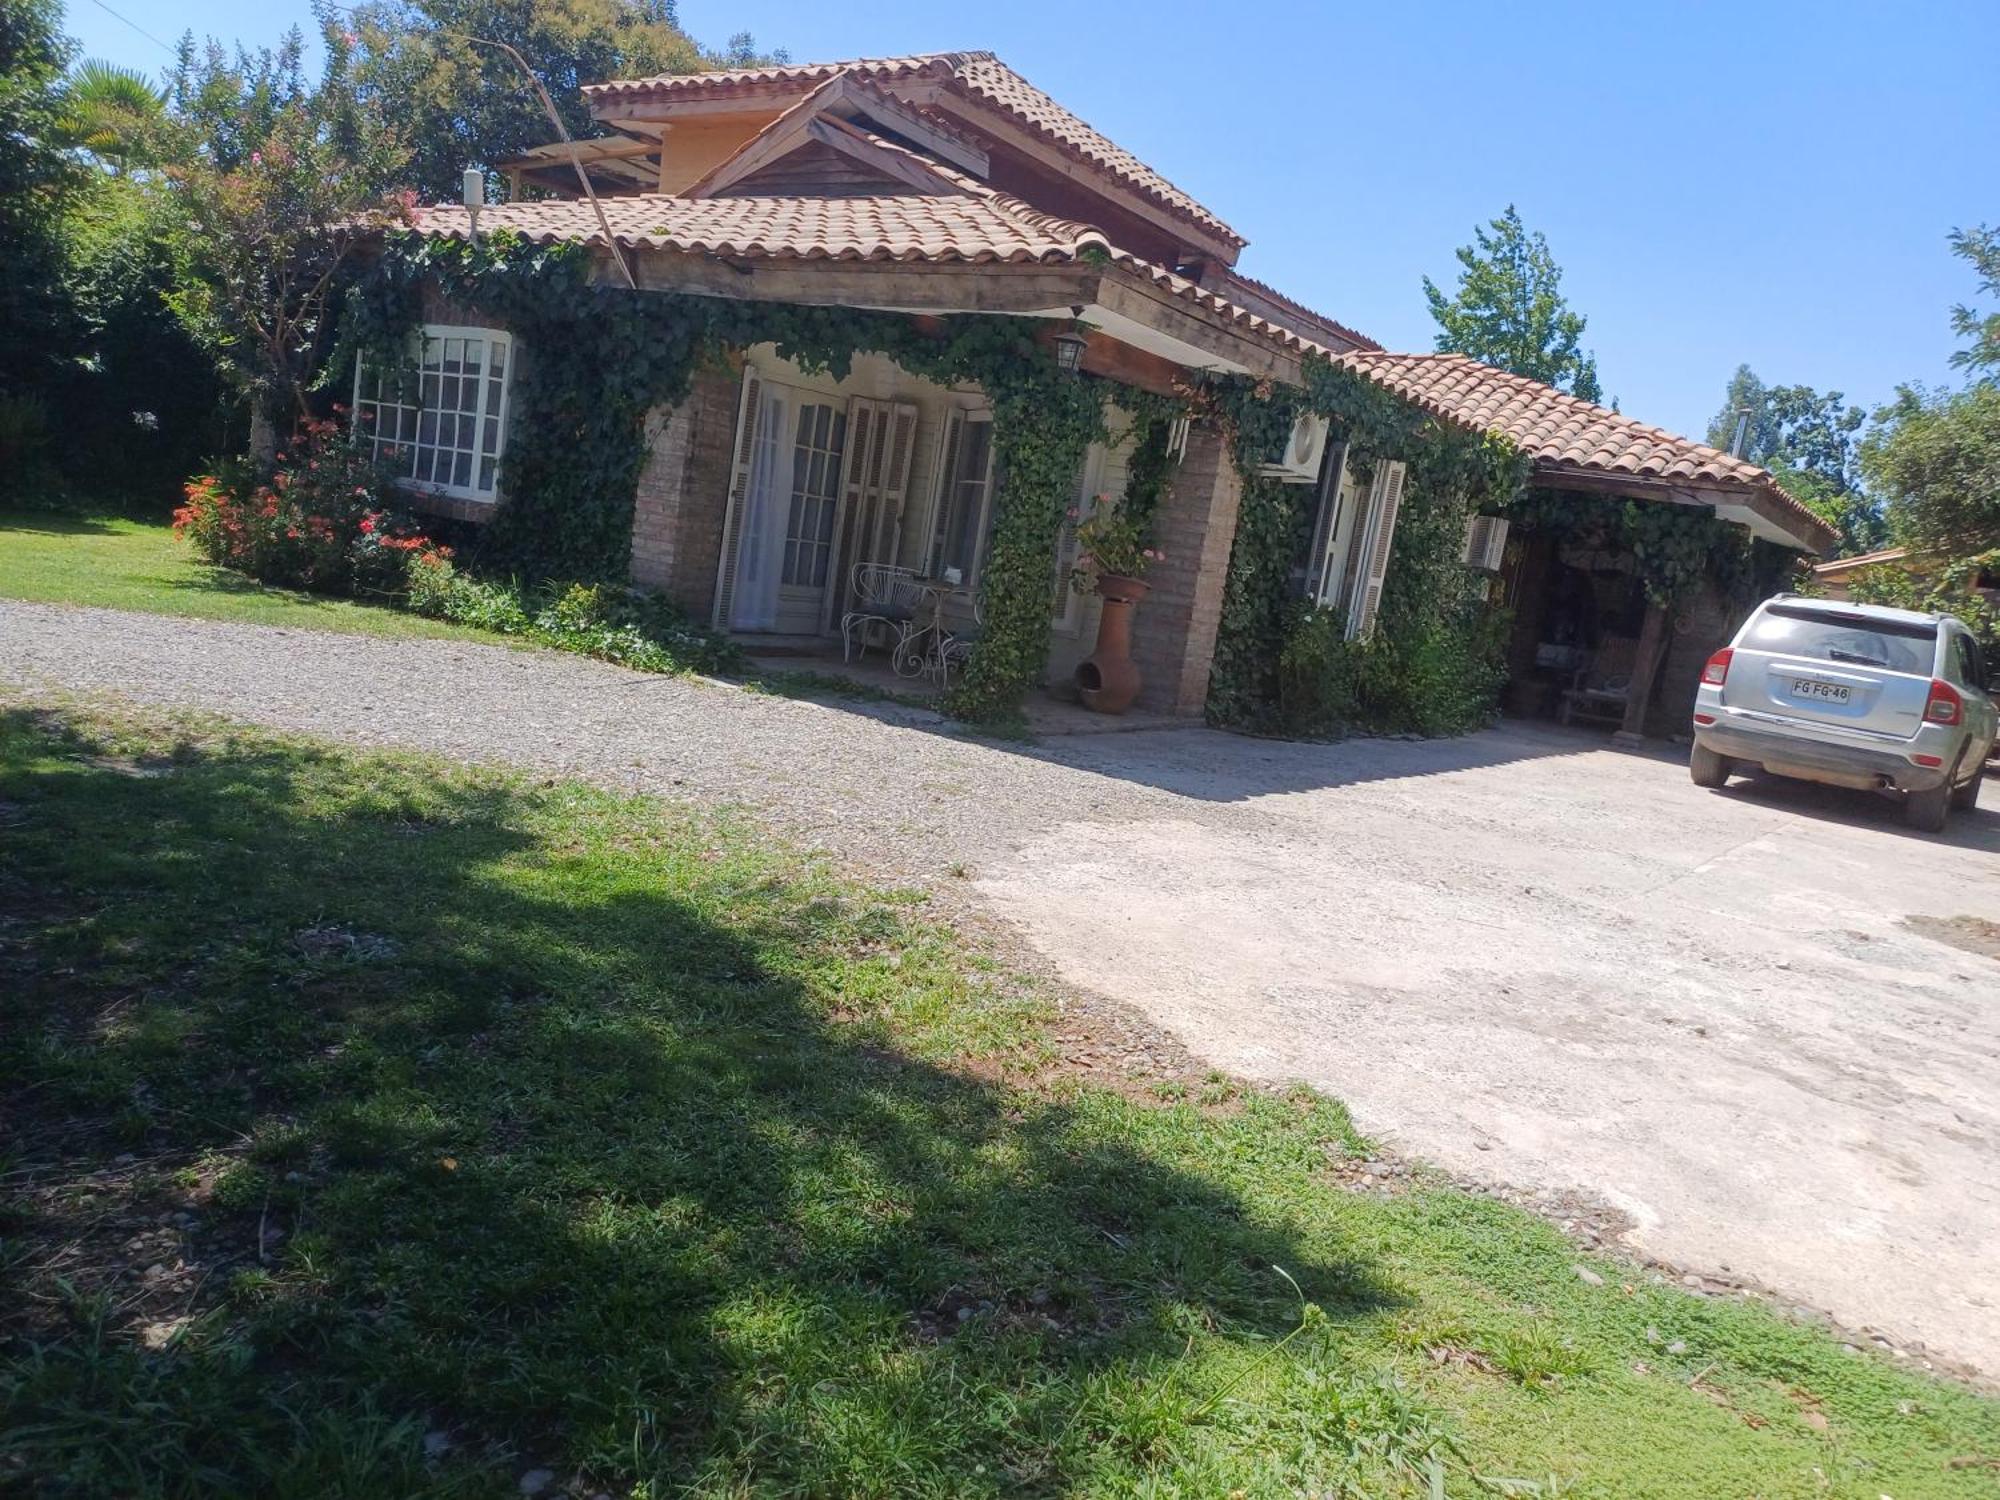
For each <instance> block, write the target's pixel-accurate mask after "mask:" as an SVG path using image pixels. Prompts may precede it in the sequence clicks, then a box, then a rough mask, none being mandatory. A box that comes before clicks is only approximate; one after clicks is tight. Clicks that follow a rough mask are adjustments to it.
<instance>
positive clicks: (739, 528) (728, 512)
mask: <svg viewBox="0 0 2000 1500" xmlns="http://www.w3.org/2000/svg"><path fill="white" fill-rule="evenodd" d="M763 396H764V382H763V380H762V378H761V377H759V375H758V374H757V372H756V371H755V370H752V369H750V368H748V367H747V366H746V367H745V369H744V371H743V395H742V399H741V400H740V401H738V402H737V405H736V451H735V456H734V460H733V462H732V463H731V465H730V469H729V498H728V499H727V501H726V502H725V503H724V505H723V511H722V561H721V563H720V564H718V566H717V567H716V570H715V612H714V615H713V618H712V623H713V624H714V625H715V626H716V627H717V628H718V629H722V630H726V629H728V628H729V610H730V606H731V605H732V604H733V603H734V602H735V599H736V561H737V555H738V554H739V553H740V552H741V551H742V550H743V513H744V510H745V508H746V507H745V505H744V495H745V492H746V491H747V490H748V489H749V487H750V457H751V454H752V453H753V452H754V451H755V449H756V444H757V414H758V411H759V403H760V402H761V401H762V399H763Z"/></svg>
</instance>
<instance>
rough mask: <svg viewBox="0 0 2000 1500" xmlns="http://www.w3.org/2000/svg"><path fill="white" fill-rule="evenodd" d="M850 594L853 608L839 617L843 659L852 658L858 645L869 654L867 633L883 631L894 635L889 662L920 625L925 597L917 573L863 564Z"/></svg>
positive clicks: (878, 564) (857, 567) (855, 574)
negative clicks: (918, 619) (918, 620)
mask: <svg viewBox="0 0 2000 1500" xmlns="http://www.w3.org/2000/svg"><path fill="white" fill-rule="evenodd" d="M851 595H852V598H853V600H854V607H853V608H852V609H850V610H848V611H847V613H845V614H844V615H842V616H841V617H840V659H841V660H842V661H843V662H844V661H847V660H849V659H850V654H851V653H852V651H853V650H854V649H855V648H856V646H857V645H858V646H859V648H860V651H861V654H862V655H864V656H865V655H867V654H868V633H869V631H870V630H871V629H880V630H881V631H882V632H883V633H885V634H887V635H889V636H892V637H893V640H892V641H891V642H890V647H889V649H890V660H891V661H892V662H893V661H894V660H895V657H896V654H897V653H898V652H900V651H901V650H902V647H903V643H904V642H905V641H906V640H907V639H908V637H909V635H910V633H911V631H912V630H914V629H915V628H916V626H917V615H918V612H919V611H920V610H921V609H922V608H923V605H924V600H925V594H924V590H923V587H922V585H921V584H920V582H919V580H918V578H917V575H916V572H915V570H914V569H911V568H898V567H892V566H890V565H889V564H887V563H860V564H858V565H857V566H856V567H855V569H854V574H853V584H852V589H851Z"/></svg>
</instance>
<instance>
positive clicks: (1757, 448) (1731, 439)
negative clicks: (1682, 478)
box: [1708, 365, 1784, 464]
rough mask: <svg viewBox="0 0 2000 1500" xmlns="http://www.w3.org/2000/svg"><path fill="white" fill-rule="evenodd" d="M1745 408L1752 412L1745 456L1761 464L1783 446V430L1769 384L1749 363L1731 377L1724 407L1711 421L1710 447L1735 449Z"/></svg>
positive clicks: (1730, 450)
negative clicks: (1738, 429) (1773, 403)
mask: <svg viewBox="0 0 2000 1500" xmlns="http://www.w3.org/2000/svg"><path fill="white" fill-rule="evenodd" d="M1746 411H1747V412H1748V413H1749V414H1750V430H1749V432H1748V434H1747V440H1746V441H1745V443H1744V445H1743V456H1744V457H1745V458H1747V459H1749V460H1750V462H1752V463H1753V464H1761V463H1763V462H1764V461H1765V459H1766V458H1768V457H1769V456H1770V455H1771V454H1773V453H1776V452H1777V451H1778V449H1779V448H1780V447H1781V446H1783V441H1784V429H1783V428H1782V427H1781V426H1780V425H1779V423H1778V418H1777V414H1776V413H1775V412H1773V411H1772V410H1771V389H1770V387H1769V386H1767V385H1765V384H1764V382H1763V381H1761V380H1759V379H1758V378H1757V372H1756V371H1755V370H1753V369H1751V368H1750V367H1749V366H1748V365H1738V366H1737V367H1736V373H1735V374H1734V375H1732V376H1730V377H1729V388H1728V390H1727V391H1726V392H1725V393H1724V394H1723V398H1722V410H1721V411H1719V412H1717V413H1716V414H1715V416H1714V417H1713V418H1711V419H1710V421H1709V424H1708V446H1709V447H1711V448H1720V449H1721V450H1722V451H1723V452H1724V453H1733V452H1735V451H1736V449H1735V443H1736V424H1737V420H1738V418H1739V417H1740V416H1741V415H1742V414H1743V413H1744V412H1746Z"/></svg>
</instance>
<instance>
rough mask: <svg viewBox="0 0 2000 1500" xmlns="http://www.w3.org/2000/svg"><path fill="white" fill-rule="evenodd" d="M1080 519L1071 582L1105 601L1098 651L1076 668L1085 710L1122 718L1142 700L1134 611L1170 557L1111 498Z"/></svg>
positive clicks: (1096, 502)
mask: <svg viewBox="0 0 2000 1500" xmlns="http://www.w3.org/2000/svg"><path fill="white" fill-rule="evenodd" d="M1070 516H1071V519H1073V520H1075V521H1076V523H1077V525H1076V543H1077V548H1078V552H1079V555H1078V558H1077V566H1076V571H1075V572H1074V573H1073V574H1072V575H1071V582H1072V583H1073V584H1074V585H1075V586H1076V587H1077V588H1079V589H1095V590H1096V591H1097V593H1098V594H1099V595H1100V596H1102V598H1103V600H1104V608H1103V611H1102V613H1101V614H1100V615H1099V616H1098V620H1097V646H1096V649H1095V650H1093V651H1092V652H1091V653H1090V657H1089V659H1088V660H1086V661H1085V662H1083V664H1082V665H1080V666H1079V667H1078V668H1077V669H1076V688H1077V695H1078V696H1079V697H1080V698H1081V699H1082V700H1083V706H1084V707H1085V708H1088V709H1091V710H1093V711H1095V712H1097V713H1101V714H1122V713H1124V712H1125V710H1126V709H1128V708H1130V707H1131V706H1132V700H1133V699H1134V698H1136V697H1138V696H1139V688H1140V685H1141V678H1140V676H1139V668H1138V666H1137V665H1136V664H1134V662H1133V660H1132V611H1133V609H1134V608H1135V607H1137V605H1138V603H1139V601H1140V600H1141V599H1143V598H1145V597H1146V593H1147V591H1148V589H1149V588H1150V587H1151V585H1149V584H1147V583H1146V582H1145V581H1144V580H1143V579H1142V578H1141V577H1140V575H1141V574H1143V573H1144V572H1145V571H1146V569H1147V568H1148V567H1150V566H1151V565H1152V564H1154V563H1156V562H1160V561H1163V560H1164V558H1165V555H1166V554H1164V553H1162V552H1160V551H1159V550H1158V549H1156V548H1155V547H1153V546H1152V545H1151V544H1149V543H1148V542H1147V540H1146V535H1145V528H1144V527H1143V525H1142V524H1141V523H1140V521H1139V520H1138V518H1137V517H1135V516H1133V515H1132V514H1131V513H1130V512H1129V511H1128V510H1126V508H1125V507H1123V506H1121V505H1119V504H1117V503H1116V502H1114V501H1113V500H1112V498H1111V497H1110V496H1109V495H1099V496H1097V497H1096V499H1094V500H1093V501H1092V502H1091V507H1090V514H1089V515H1088V516H1082V515H1079V513H1078V512H1077V511H1074V510H1072V511H1071V512H1070Z"/></svg>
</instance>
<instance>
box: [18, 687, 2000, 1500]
mask: <svg viewBox="0 0 2000 1500" xmlns="http://www.w3.org/2000/svg"><path fill="white" fill-rule="evenodd" d="M1055 1024H1056V1023H1055V1022H1054V1019H1053V1010H1052V1005H1051V1002H1050V1001H1049V1000H1048V999H1047V998H1046V997H1045V996H1042V995H1040V994H1038V993H1037V992H1036V991H1035V990H1034V989H1033V988H1032V987H1030V986H1027V985H1025V984H1024V983H1022V982H1020V981H1017V980H1015V979H1013V978H1012V977H1010V976H1009V975H1008V974H1006V973H1005V972H1003V971H1001V970H999V969H996V968H995V967H993V966H992V965H991V964H990V963H989V962H986V961H983V960H982V959H981V958H980V957H979V955H977V954H976V953H973V952H969V951H967V949H966V948H965V947H964V946H963V945H962V944H961V943H960V941H959V940H958V939H956V938H955V937H954V936H953V935H952V934H951V933H950V932H949V931H948V930H947V929H946V928H945V927H944V926H943V925H941V924H940V923H939V922H938V921H937V920H936V919H935V918H934V917H933V916H931V915H930V914H928V913H927V912H926V909H925V906H924V903H923V902H922V900H921V899H919V898H918V897H916V896H914V895H912V894H910V893H907V892H897V891H876V890H869V889H864V888H860V887H857V886H854V885H851V884H847V883H844V882H843V881H841V880H840V879H837V878H835V877H834V876H833V875H831V874H829V873H827V872H825V871H823V870H820V869H816V868H814V867H811V866H809V865H807V864H804V863H802V862H801V860H800V859H799V857H798V856H797V855H796V854H795V853H793V852H791V851H789V850H787V849H786V848H784V847H782V846H780V845H777V844H774V843H771V842H769V841H767V840H766V839H764V838H763V837H761V836H760V835H759V834H757V833H756V832H755V831H754V830H753V829H750V828H748V827H746V826H743V825H741V824H739V823H736V822H732V821H731V820H729V819H728V818H726V817H721V816H710V815H701V814H695V813H691V812H687V811H683V810H676V809H672V808H669V807H666V806H663V805H661V804H657V803H652V802H647V801H642V800H628V799H623V798H619V797H616V796H613V795H609V794H606V793H604V792H600V791H595V790H591V789H588V788H585V787H582V786H578V785H573V784H567V783H561V782H546V781H541V780H522V779H516V778H512V777H509V776H506V775H503V774H500V773H497V772H492V771H470V770H465V769H460V768H454V767H448V766H445V765H442V764H439V763H435V762H430V761H424V760H420V759H413V758H385V757H380V756H368V755H360V754H352V753H348V752H346V751H342V750H336V749H332V748H329V747H327V746H324V745H319V744H314V743H308V742H302V741H296V740H287V739H281V738H276V737H272V736H268V735H265V734H261V733H251V732H247V731H240V730H235V729H230V728H228V727H225V726H219V725H215V724H211V723H207V722H203V721H191V720H175V719H169V718H166V717H163V716H159V715H155V714H150V713H149V714H136V713H134V714H127V713H124V712H122V711H114V710H110V709H104V708H99V709H92V710H86V709H82V708H77V707H74V706H60V705H58V706H43V707H39V708H36V707H32V706H29V705H26V704H23V703H20V702H18V701H16V702H13V703H11V704H8V705H5V712H4V714H0V1108H4V1118H5V1119H6V1120H7V1130H6V1133H5V1134H4V1136H0V1143H4V1151H5V1156H4V1158H3V1159H0V1189H4V1190H5V1191H6V1192H7V1194H8V1196H7V1198H6V1201H5V1206H4V1210H3V1212H4V1217H0V1235H4V1240H0V1278H4V1283H5V1284H4V1286H0V1341H4V1342H0V1490H9V1491H12V1492H15V1493H22V1492H26V1493H36V1494H49V1495H56V1494H73V1495H90V1496H98V1495H120V1496H145V1495H175V1496H194V1495H201V1496H224V1495H253V1494H254V1495H285V1496H320V1495H342V1496H352V1497H375V1496H417V1495H422V1496H447V1495H449V1496H492V1495H505V1494H515V1493H517V1492H518V1486H519V1484H520V1481H521V1479H522V1477H523V1475H524V1474H528V1473H530V1472H531V1471H534V1470H547V1471H549V1474H550V1478H549V1481H548V1489H547V1491H546V1493H549V1494H556V1493H574V1494H576V1495H579V1496H586V1495H592V1494H596V1493H599V1492H604V1493H609V1494H612V1495H617V1496H621V1497H624V1496H644V1497H649V1500H663V1497H666V1496H683V1495H696V1496H715V1497H721V1496H792V1495H797V1496H850V1495H855V1496H861V1495H869V1496H876V1495H879V1496H897V1497H904V1496H940V1497H943V1496H995V1497H998V1496H1014V1495H1058V1494H1061V1495H1074V1494H1087V1495H1130V1496H1149V1497H1166V1496H1189V1497H1195V1496H1200V1497H1224V1496H1230V1495H1242V1496H1244V1497H1277V1496H1297V1495H1301V1494H1309V1495H1340V1496H1350V1495H1352V1496H1370V1497H1374V1496H1399V1495H1406V1496H1412V1497H1418V1500H1427V1497H1435V1496H1474V1495H1488V1494H1503V1493H1504V1494H1540V1495H1570V1496H1597V1497H1617V1500H1636V1497H1643V1496H1688V1497H1716V1496H1730V1497H1740V1496H1758V1497H1762V1500H1777V1497H1791V1496H1798V1497H1806V1496H1847V1497H1857V1500H1878V1497H1881V1496H1885V1495H1886V1496H1892V1497H1894V1500H1917V1497H1923V1496H1965V1497H1973V1496H1985V1497H1990V1496H1991V1495H1992V1494H1993V1493H1994V1490H1995V1484H1996V1479H1997V1478H2000V1474H1996V1467H2000V1405H1996V1404H1994V1403H1991V1402H1989V1401H1986V1400H1984V1399H1982V1398H1980V1397H1978V1396H1975V1395H1973V1394H1971V1393H1969V1392H1967V1391H1964V1390H1961V1389H1959V1388H1956V1387H1953V1386H1950V1385H1947V1384H1943V1383H1939V1382H1933V1381H1929V1380H1926V1379H1923V1378H1921V1377H1919V1376H1917V1375H1914V1374H1912V1373H1910V1372H1908V1371H1907V1370H1903V1369H1899V1368H1897V1367H1895V1366H1894V1365H1892V1364H1891V1363H1889V1362H1887V1361H1885V1360H1882V1359H1878V1358H1876V1357H1874V1356H1872V1355H1858V1354H1853V1353H1849V1352H1846V1351H1845V1350H1843V1348H1842V1347H1841V1346H1840V1345H1839V1344H1838V1343H1836V1342H1834V1341H1833V1340H1832V1339H1831V1338H1829V1337H1827V1336H1826V1335H1825V1334H1823V1333H1821V1332H1819V1331H1817V1330H1814V1329H1812V1328H1808V1327H1805V1326H1802V1325H1799V1324H1795V1323H1791V1322H1786V1321H1782V1320H1780V1319H1779V1318H1777V1317H1776V1316H1774V1315H1773V1314H1771V1313H1770V1312H1769V1311H1767V1310H1766V1309H1765V1308H1763V1307H1762V1306H1760V1305H1755V1304H1750V1303H1745V1302H1740V1301H1731V1300H1727V1299H1718V1300H1705V1299H1702V1298H1699V1297H1696V1296H1693V1295H1691V1294H1687V1293H1685V1292H1682V1291H1680V1290H1678V1289H1677V1288H1674V1287H1672V1286H1670V1285H1663V1284H1659V1283H1656V1282H1654V1281H1653V1280H1652V1279H1650V1278H1648V1277H1644V1276H1640V1275H1637V1274H1636V1273H1631V1272H1629V1271H1627V1270H1625V1269H1623V1268H1621V1267H1619V1266H1617V1265H1615V1264H1613V1263H1611V1262H1608V1261H1593V1262H1589V1263H1588V1264H1587V1266H1586V1269H1589V1268H1592V1267H1594V1270H1593V1271H1592V1276H1593V1278H1601V1281H1600V1280H1597V1279H1586V1278H1584V1277H1582V1276H1579V1274H1578V1271H1577V1269H1576V1267H1577V1266H1578V1265H1579V1264H1583V1263H1584V1262H1583V1259H1582V1257H1580V1256H1579V1255H1578V1254H1577V1253H1576V1252H1575V1251H1574V1250H1573V1249H1572V1248H1571V1247H1570V1246H1569V1245H1568V1244H1566V1243H1565V1242H1564V1241H1563V1239H1562V1238H1561V1237H1560V1236H1559V1235H1557V1234H1556V1233H1555V1232H1554V1231H1553V1230H1552V1229H1551V1228H1549V1227H1548V1226H1546V1225H1545V1224H1543V1223H1541V1222H1540V1221H1538V1220H1535V1219H1533V1218H1531V1217H1529V1216H1527V1215H1525V1214H1522V1213H1520V1212H1517V1211H1515V1210H1513V1209H1510V1208H1508V1207H1505V1206H1503V1205H1499V1204H1496V1203H1494V1202H1491V1201H1488V1200H1485V1199H1482V1198H1476V1197H1470V1196H1467V1195H1464V1194H1461V1193H1458V1192H1455V1191H1452V1190H1449V1189H1447V1188H1444V1187H1440V1186H1436V1185H1431V1184H1427V1183H1425V1182H1423V1181H1421V1180H1419V1181H1417V1182H1415V1183H1414V1184H1412V1185H1410V1186H1407V1187H1398V1188H1397V1189H1395V1190H1394V1191H1383V1192H1363V1191H1356V1190H1353V1189H1351V1188H1348V1187H1343V1186H1342V1185H1341V1181H1340V1179H1339V1176H1338V1174H1337V1172H1336V1170H1335V1168H1336V1166H1337V1164H1338V1163H1340V1162H1341V1161H1343V1160H1344V1159H1346V1158H1348V1157H1350V1156H1351V1155H1352V1154H1353V1153H1355V1152H1357V1151H1360V1150H1363V1149H1365V1145H1364V1143H1362V1142H1360V1141H1358V1140H1357V1138H1356V1136H1355V1134H1354V1132H1353V1130H1352V1128H1351V1127H1350V1125H1349V1123H1348V1121H1347V1118H1346V1116H1345V1114H1344V1112H1343V1111H1342V1110H1341V1108H1340V1107H1339V1106H1338V1105H1337V1104H1335V1103H1333V1102H1331V1101H1328V1100H1325V1099H1321V1098H1317V1097H1314V1096H1312V1095H1310V1094H1307V1093H1305V1092H1303V1091H1301V1092H1298V1093H1295V1094H1292V1095H1290V1096H1284V1097H1279V1096H1274V1095H1269V1094H1264V1093H1257V1092H1239V1091H1238V1090H1237V1089H1236V1088H1235V1087H1234V1086H1232V1085H1231V1084H1229V1083H1228V1082H1226V1081H1224V1080H1220V1079H1212V1080H1210V1081H1209V1082H1208V1083H1207V1084H1206V1085H1201V1084H1199V1083H1197V1084H1195V1085H1194V1086H1193V1087H1192V1088H1187V1089H1183V1088H1179V1087H1159V1088H1154V1089H1150V1090H1149V1089H1147V1088H1144V1087H1141V1086H1139V1085H1137V1084H1121V1083H1120V1082H1119V1081H1117V1080H1111V1081H1110V1082H1108V1083H1107V1082H1105V1081H1102V1080H1098V1079H1096V1078H1095V1075H1078V1074H1076V1073H1073V1072H1071V1071H1069V1070H1068V1068H1067V1067H1066V1065H1065V1064H1064V1063H1063V1062H1062V1061H1061V1059H1060V1058H1059V1057H1058V1055H1057V1048H1056V1045H1055V1043H1054V1040H1053V1037H1052V1030H1053V1028H1054V1026H1055ZM1064 1024H1073V1023H1064ZM1281 1268H1282V1269H1281Z"/></svg>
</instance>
